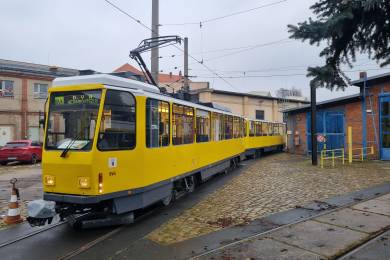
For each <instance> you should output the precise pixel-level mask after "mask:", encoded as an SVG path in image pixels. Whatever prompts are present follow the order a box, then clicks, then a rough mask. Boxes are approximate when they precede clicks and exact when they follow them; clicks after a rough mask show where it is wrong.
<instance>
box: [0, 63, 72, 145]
mask: <svg viewBox="0 0 390 260" xmlns="http://www.w3.org/2000/svg"><path fill="white" fill-rule="evenodd" d="M78 73H79V71H78V70H73V69H65V68H58V67H51V66H46V65H39V64H33V63H26V62H18V61H10V60H2V59H0V146H2V145H4V144H5V143H6V142H8V141H12V140H18V139H32V140H34V141H39V142H42V141H43V140H42V136H43V129H42V127H40V125H39V119H40V118H43V111H44V104H45V101H46V98H47V90H48V88H49V87H50V85H51V82H52V80H53V79H54V78H55V77H64V76H74V75H78Z"/></svg>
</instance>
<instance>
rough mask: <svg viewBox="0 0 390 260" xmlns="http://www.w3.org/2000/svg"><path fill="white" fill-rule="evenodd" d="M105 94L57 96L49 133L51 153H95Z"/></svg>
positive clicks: (88, 92) (53, 96) (52, 102)
mask: <svg viewBox="0 0 390 260" xmlns="http://www.w3.org/2000/svg"><path fill="white" fill-rule="evenodd" d="M100 98H101V90H86V91H72V92H54V93H52V94H51V95H50V105H49V118H48V125H47V130H46V149H48V150H68V149H70V150H83V151H88V150H91V147H92V143H93V138H94V133H95V127H96V121H97V117H98V111H99V105H100Z"/></svg>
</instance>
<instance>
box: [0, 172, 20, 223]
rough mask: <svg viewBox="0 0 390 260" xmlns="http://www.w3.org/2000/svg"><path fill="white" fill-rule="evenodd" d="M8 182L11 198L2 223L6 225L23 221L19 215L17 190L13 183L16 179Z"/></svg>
mask: <svg viewBox="0 0 390 260" xmlns="http://www.w3.org/2000/svg"><path fill="white" fill-rule="evenodd" d="M10 182H11V184H12V191H11V199H10V201H9V206H8V214H7V216H5V218H4V223H5V224H8V225H11V224H17V223H20V222H22V221H23V219H22V217H21V216H20V208H19V203H18V199H19V191H18V189H17V188H15V183H16V182H17V180H16V179H15V178H14V179H12V180H11V181H10Z"/></svg>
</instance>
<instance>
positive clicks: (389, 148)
mask: <svg viewBox="0 0 390 260" xmlns="http://www.w3.org/2000/svg"><path fill="white" fill-rule="evenodd" d="M379 118H380V147H381V148H380V149H381V150H380V153H381V159H382V160H390V96H386V97H381V98H380V117H379Z"/></svg>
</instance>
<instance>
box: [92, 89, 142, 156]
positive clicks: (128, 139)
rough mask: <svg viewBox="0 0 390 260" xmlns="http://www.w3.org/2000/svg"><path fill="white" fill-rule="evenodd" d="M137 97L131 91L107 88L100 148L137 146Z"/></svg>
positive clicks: (123, 148)
mask: <svg viewBox="0 0 390 260" xmlns="http://www.w3.org/2000/svg"><path fill="white" fill-rule="evenodd" d="M135 122H136V121H135V99H134V97H133V96H132V95H131V94H130V93H129V92H124V91H117V90H107V93H106V98H105V101H104V109H103V115H102V120H101V125H100V130H99V140H98V148H99V149H100V150H106V151H107V150H129V149H133V148H134V147H135Z"/></svg>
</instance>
